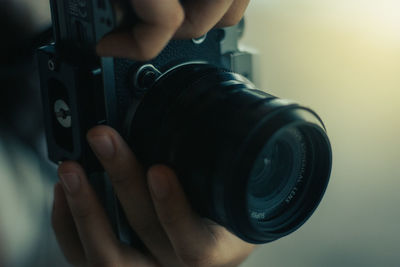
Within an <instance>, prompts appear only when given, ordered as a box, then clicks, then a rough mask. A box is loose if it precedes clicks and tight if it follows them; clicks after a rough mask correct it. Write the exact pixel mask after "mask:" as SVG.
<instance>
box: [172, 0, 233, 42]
mask: <svg viewBox="0 0 400 267" xmlns="http://www.w3.org/2000/svg"><path fill="white" fill-rule="evenodd" d="M232 3H233V0H203V1H198V0H190V1H185V2H184V3H183V7H184V9H185V20H184V22H183V23H182V25H181V27H180V28H179V29H178V30H177V32H176V34H175V38H178V39H187V38H197V37H200V36H203V35H204V34H206V33H207V32H208V31H209V30H211V29H212V28H213V27H214V26H215V25H216V24H217V23H218V22H219V21H220V20H221V19H222V18H223V16H224V15H225V13H226V12H227V11H228V10H229V9H230V7H231V6H232Z"/></svg>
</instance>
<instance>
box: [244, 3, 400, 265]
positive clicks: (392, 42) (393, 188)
mask: <svg viewBox="0 0 400 267" xmlns="http://www.w3.org/2000/svg"><path fill="white" fill-rule="evenodd" d="M243 43H244V44H246V45H248V46H251V47H254V48H256V49H258V50H259V53H260V55H259V64H258V65H259V68H260V70H259V75H260V74H261V75H260V77H261V79H260V83H261V87H262V88H263V89H266V90H267V91H269V92H272V93H273V94H275V95H277V96H280V97H285V98H289V99H293V100H296V101H299V102H300V103H303V104H306V105H308V106H310V107H312V108H313V109H314V110H316V111H317V113H319V114H320V115H321V117H322V119H323V120H324V122H325V124H326V126H327V129H328V134H329V136H330V138H331V142H332V146H333V153H334V154H333V155H334V162H333V172H332V177H331V181H330V185H329V187H328V190H327V193H326V195H325V197H324V199H323V200H322V202H321V205H320V206H319V208H318V209H317V211H316V213H315V214H314V215H313V216H312V217H311V219H310V220H309V221H308V222H307V223H306V224H305V225H304V226H303V227H301V228H300V229H299V230H298V231H297V232H295V233H293V234H291V235H290V236H288V237H285V238H282V239H281V240H278V241H275V242H273V243H270V244H266V245H264V246H262V247H261V248H259V249H258V250H257V251H256V252H255V253H254V254H253V255H252V256H251V257H250V258H249V259H248V260H247V262H246V263H245V264H243V267H253V266H254V267H256V266H273V267H275V266H277V267H281V266H283V267H287V266H296V267H303V266H304V267H306V266H307V267H321V266H323V267H331V266H332V267H333V266H335V267H337V266H341V267H350V266H363V267H366V266H382V267H383V266H385V267H386V266H400V231H399V226H400V207H399V205H400V193H399V188H400V140H399V138H400V104H399V99H400V1H398V0H335V1H326V0H325V1H321V0H252V1H251V4H250V7H249V9H248V11H247V29H246V33H245V38H244V40H243Z"/></svg>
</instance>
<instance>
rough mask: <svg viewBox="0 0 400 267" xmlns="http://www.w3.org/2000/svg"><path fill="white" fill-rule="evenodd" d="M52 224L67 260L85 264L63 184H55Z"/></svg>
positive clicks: (76, 263) (73, 263)
mask: <svg viewBox="0 0 400 267" xmlns="http://www.w3.org/2000/svg"><path fill="white" fill-rule="evenodd" d="M52 225H53V229H54V233H55V235H56V238H57V241H58V244H59V245H60V248H61V251H62V252H63V254H64V256H65V258H66V259H67V261H68V262H69V263H70V264H72V265H75V266H76V265H83V264H84V263H85V261H86V259H85V253H84V250H83V247H82V243H81V241H80V240H79V236H78V232H77V230H76V227H75V223H74V220H73V218H72V215H71V211H70V209H69V207H68V204H67V200H66V198H65V194H64V190H63V189H62V186H61V184H59V183H57V184H56V185H55V186H54V206H53V213H52Z"/></svg>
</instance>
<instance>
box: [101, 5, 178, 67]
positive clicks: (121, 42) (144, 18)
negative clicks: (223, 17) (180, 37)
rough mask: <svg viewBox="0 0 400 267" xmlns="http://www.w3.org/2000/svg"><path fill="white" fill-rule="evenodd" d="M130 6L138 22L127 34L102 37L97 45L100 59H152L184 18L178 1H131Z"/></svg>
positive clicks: (121, 33)
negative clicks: (108, 57)
mask: <svg viewBox="0 0 400 267" xmlns="http://www.w3.org/2000/svg"><path fill="white" fill-rule="evenodd" d="M131 4H132V7H133V9H134V12H135V14H136V15H137V16H138V18H139V19H140V22H139V23H137V24H136V25H134V26H133V29H132V30H130V31H127V32H120V33H114V34H110V35H108V36H106V37H104V38H103V39H102V40H101V41H100V43H99V44H98V46H97V53H98V54H99V55H100V56H113V57H127V58H131V59H135V60H149V59H151V58H154V57H156V56H157V54H158V53H159V52H160V51H161V50H162V49H163V48H164V47H165V46H166V44H167V43H168V41H169V40H170V39H171V38H172V36H173V35H174V33H175V31H176V30H177V29H178V28H179V26H180V25H181V23H182V22H183V19H184V11H183V9H182V6H181V5H180V3H179V0H162V1H160V0H131Z"/></svg>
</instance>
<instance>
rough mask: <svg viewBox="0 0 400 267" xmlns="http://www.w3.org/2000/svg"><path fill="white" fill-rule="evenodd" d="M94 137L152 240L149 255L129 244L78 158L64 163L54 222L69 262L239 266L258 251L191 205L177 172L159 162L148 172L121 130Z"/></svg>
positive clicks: (147, 240) (141, 230)
mask: <svg viewBox="0 0 400 267" xmlns="http://www.w3.org/2000/svg"><path fill="white" fill-rule="evenodd" d="M88 141H89V143H90V145H91V147H92V149H93V151H94V152H95V154H96V155H97V157H98V158H99V160H100V161H101V163H102V164H103V166H104V168H105V170H106V171H107V172H108V174H109V176H110V179H111V183H112V185H113V187H114V189H115V192H116V194H117V196H118V198H119V200H120V202H121V204H122V206H123V209H124V211H125V214H126V216H127V218H128V221H129V224H130V226H131V227H132V229H133V230H134V231H135V232H136V233H137V234H138V236H139V237H140V238H141V240H142V241H143V242H144V244H145V245H146V247H147V249H148V251H149V254H142V253H140V252H139V251H138V250H136V249H135V248H132V247H128V246H125V245H123V244H121V243H120V242H119V241H118V240H117V239H116V237H115V235H114V233H113V231H112V229H111V226H110V223H109V221H108V219H107V218H106V215H105V212H104V210H103V208H102V206H101V205H100V203H99V202H98V200H97V198H96V195H95V193H94V191H93V189H92V188H91V186H90V185H89V183H88V181H87V178H86V175H85V172H84V171H83V169H82V168H81V167H80V166H79V165H78V164H77V163H74V162H65V163H63V164H62V165H61V166H60V168H59V176H60V179H61V184H57V185H56V187H55V203H54V210H53V227H54V230H55V233H56V236H57V239H58V242H59V244H60V246H61V248H62V250H63V252H64V254H65V256H66V258H67V260H68V261H69V262H70V263H71V264H73V265H76V266H137V267H139V266H141V267H150V266H165V267H175V266H190V267H193V266H196V267H200V266H207V267H212V266H237V265H239V264H240V263H241V262H242V261H243V260H244V259H245V258H246V257H247V256H248V255H249V254H250V253H251V251H252V250H253V248H254V246H253V245H251V244H248V243H246V242H244V241H242V240H241V239H239V238H237V237H236V236H235V235H233V234H231V233H230V232H228V231H227V230H226V229H225V228H224V227H222V226H219V225H217V224H215V223H213V222H211V221H209V220H207V219H204V218H200V217H199V216H198V215H197V214H196V213H195V212H194V211H193V210H192V209H191V207H190V205H189V203H188V201H187V199H186V197H185V194H184V192H183V190H182V188H181V185H180V184H179V181H178V179H177V177H176V176H175V174H174V172H173V171H172V170H171V169H169V168H168V167H166V166H161V165H160V166H154V167H152V168H151V169H150V170H149V171H148V172H147V174H146V173H145V172H144V170H143V168H142V167H141V166H140V164H139V163H138V162H137V160H136V158H135V155H134V154H133V153H132V151H131V150H130V149H129V147H128V145H127V144H126V143H125V142H124V140H123V139H122V138H121V137H120V135H119V134H118V133H117V132H116V131H115V130H113V129H111V128H109V127H106V126H99V127H96V128H95V129H93V130H91V131H90V132H89V133H88Z"/></svg>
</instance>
